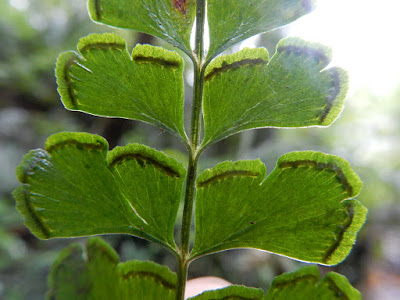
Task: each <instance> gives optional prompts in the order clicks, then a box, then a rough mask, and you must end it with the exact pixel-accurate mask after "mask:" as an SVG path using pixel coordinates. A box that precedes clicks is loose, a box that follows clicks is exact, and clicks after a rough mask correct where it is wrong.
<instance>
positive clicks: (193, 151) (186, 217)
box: [176, 0, 206, 300]
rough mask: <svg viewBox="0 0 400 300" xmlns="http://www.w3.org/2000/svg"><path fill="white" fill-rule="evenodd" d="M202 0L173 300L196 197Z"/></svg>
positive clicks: (184, 268)
mask: <svg viewBox="0 0 400 300" xmlns="http://www.w3.org/2000/svg"><path fill="white" fill-rule="evenodd" d="M205 6H206V1H205V0H198V1H196V29H195V30H196V40H195V49H194V55H193V56H192V57H191V58H192V61H193V67H194V95H193V107H192V124H191V136H190V142H191V143H190V147H189V159H188V173H187V178H186V191H185V200H184V207H183V218H182V228H181V240H180V257H179V261H178V288H177V292H176V299H177V300H183V299H184V297H185V287H186V280H187V272H188V267H189V260H188V258H189V256H190V247H189V246H190V228H191V224H192V215H193V203H194V199H195V194H196V186H195V185H196V171H197V162H198V158H199V156H198V148H199V142H200V127H201V105H202V98H203V81H204V69H205V68H204V67H203V54H204V47H203V44H204V41H203V39H204V21H205V9H206V7H205Z"/></svg>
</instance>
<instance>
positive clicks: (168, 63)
mask: <svg viewBox="0 0 400 300" xmlns="http://www.w3.org/2000/svg"><path fill="white" fill-rule="evenodd" d="M132 59H133V60H134V61H136V62H139V63H154V64H158V65H160V66H163V67H170V68H178V67H179V65H180V62H179V61H175V60H166V59H162V58H159V57H152V56H144V55H136V56H134V57H133V58H132Z"/></svg>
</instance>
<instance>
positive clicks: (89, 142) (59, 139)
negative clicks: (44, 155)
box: [45, 132, 108, 155]
mask: <svg viewBox="0 0 400 300" xmlns="http://www.w3.org/2000/svg"><path fill="white" fill-rule="evenodd" d="M70 146H73V147H76V148H78V149H86V150H95V151H100V152H104V153H106V152H107V151H108V142H107V141H106V140H105V139H104V138H102V137H101V136H99V135H96V134H90V133H86V132H59V133H56V134H53V135H51V136H50V137H49V138H48V139H47V140H46V143H45V149H46V151H47V152H48V153H50V154H51V153H52V152H53V151H55V150H57V149H60V148H64V147H70ZM104 155H105V154H104Z"/></svg>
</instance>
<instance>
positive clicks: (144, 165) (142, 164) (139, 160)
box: [136, 158, 146, 168]
mask: <svg viewBox="0 0 400 300" xmlns="http://www.w3.org/2000/svg"><path fill="white" fill-rule="evenodd" d="M136 161H137V163H138V164H139V165H140V166H141V167H142V168H146V162H145V161H144V160H142V159H140V158H138V159H136Z"/></svg>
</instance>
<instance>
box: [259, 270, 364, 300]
mask: <svg viewBox="0 0 400 300" xmlns="http://www.w3.org/2000/svg"><path fill="white" fill-rule="evenodd" d="M319 278H320V274H319V270H318V267H316V266H309V267H304V268H301V269H300V270H298V271H296V272H292V273H285V274H282V275H280V276H278V277H276V278H275V279H274V281H273V282H272V284H271V287H270V289H269V290H268V292H267V294H266V295H265V297H264V298H263V299H264V300H292V299H293V300H295V299H307V300H318V299H327V300H334V299H343V300H361V294H360V292H359V291H357V290H356V289H355V288H353V287H352V286H351V284H350V283H349V282H348V280H347V279H346V277H344V276H342V275H340V274H337V273H333V272H329V273H328V274H326V275H325V276H324V278H322V280H320V279H319Z"/></svg>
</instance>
